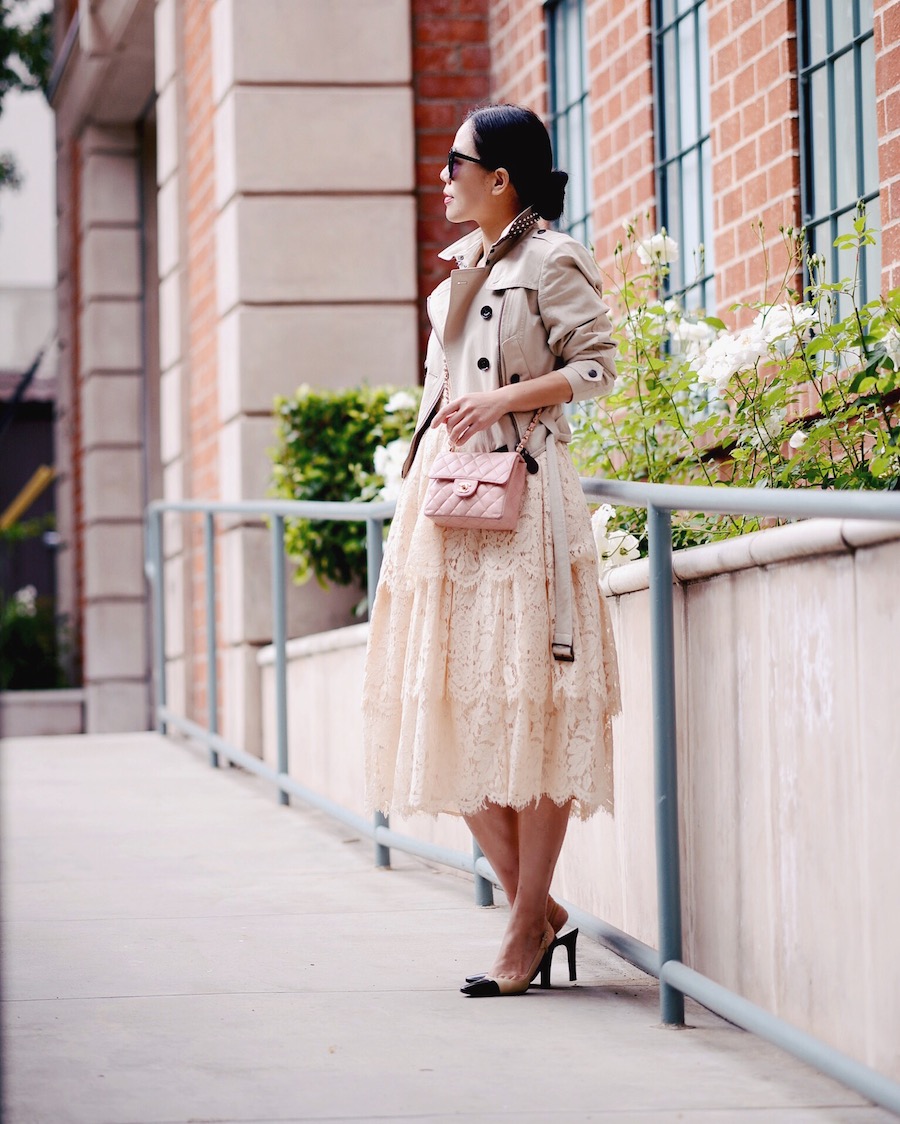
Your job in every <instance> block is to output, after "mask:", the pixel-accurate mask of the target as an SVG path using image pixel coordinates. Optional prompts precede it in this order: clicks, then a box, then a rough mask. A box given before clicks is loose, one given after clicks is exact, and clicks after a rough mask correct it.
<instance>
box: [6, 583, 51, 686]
mask: <svg viewBox="0 0 900 1124" xmlns="http://www.w3.org/2000/svg"><path fill="white" fill-rule="evenodd" d="M60 656H61V651H60V645H59V642H58V637H57V622H56V618H55V616H54V612H53V601H52V600H51V599H50V598H49V597H37V596H36V595H35V590H34V586H26V587H25V588H24V589H20V590H19V591H18V592H17V593H14V594H13V595H12V596H11V597H6V598H5V597H4V596H3V595H2V594H0V691H33V690H41V689H47V688H53V687H64V686H65V685H66V681H65V674H64V672H63V671H62V668H61V665H60Z"/></svg>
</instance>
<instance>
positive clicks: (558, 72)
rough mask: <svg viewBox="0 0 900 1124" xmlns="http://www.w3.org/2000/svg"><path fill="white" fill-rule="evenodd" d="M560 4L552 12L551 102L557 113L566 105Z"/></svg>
mask: <svg viewBox="0 0 900 1124" xmlns="http://www.w3.org/2000/svg"><path fill="white" fill-rule="evenodd" d="M564 16H565V11H564V9H563V6H562V5H561V4H560V5H559V7H557V8H556V9H555V11H554V13H553V47H554V50H553V55H554V58H553V67H554V71H553V86H554V88H553V102H554V109H555V111H556V112H557V113H562V111H563V110H564V109H565V107H566V92H565V91H566V25H565V19H564Z"/></svg>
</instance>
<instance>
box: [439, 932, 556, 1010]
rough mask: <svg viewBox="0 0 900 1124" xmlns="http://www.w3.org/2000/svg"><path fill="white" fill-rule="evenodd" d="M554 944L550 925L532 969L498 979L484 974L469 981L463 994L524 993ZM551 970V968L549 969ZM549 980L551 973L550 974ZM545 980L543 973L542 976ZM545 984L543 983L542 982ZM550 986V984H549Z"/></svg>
mask: <svg viewBox="0 0 900 1124" xmlns="http://www.w3.org/2000/svg"><path fill="white" fill-rule="evenodd" d="M552 945H553V930H552V929H551V927H550V926H549V925H548V926H547V928H546V929H545V930H544V935H543V937H542V938H541V944H540V947H539V948H538V950H537V955H536V956H535V958H534V962H533V963H532V965H531V970H530V971H529V972H527V973H526V974H525V975H524V976H500V977H499V978H498V979H493V978H492V977H491V976H482V977H481V979H480V980H473V981H472V982H471V983H467V984H466V986H465V987H461V988H460V989H459V990H460V991H461V992H462V993H463V995H471V996H472V997H473V998H476V999H483V998H487V997H488V996H495V995H524V994H525V992H526V991H527V990H528V989H529V987H531V981H532V980H533V979H534V978H535V976H536V975H537V974H538V973H539V972H541V973H542V972H543V965H544V962H545V961H546V960H547V957H548V955H549V954H550V948H551V946H552ZM548 971H549V969H548ZM547 978H548V980H549V974H548V977H547ZM541 979H542V981H543V974H542V976H541ZM542 986H543V983H542ZM548 986H549V984H548Z"/></svg>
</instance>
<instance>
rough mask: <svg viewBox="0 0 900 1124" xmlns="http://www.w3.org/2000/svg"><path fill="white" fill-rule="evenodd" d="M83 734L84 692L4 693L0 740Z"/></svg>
mask: <svg viewBox="0 0 900 1124" xmlns="http://www.w3.org/2000/svg"><path fill="white" fill-rule="evenodd" d="M83 733H84V691H83V690H82V689H81V688H80V687H79V688H72V689H68V690H61V691H3V692H2V693H0V737H3V738H32V737H37V736H45V735H48V734H83Z"/></svg>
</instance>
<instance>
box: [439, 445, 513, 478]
mask: <svg viewBox="0 0 900 1124" xmlns="http://www.w3.org/2000/svg"><path fill="white" fill-rule="evenodd" d="M520 459H521V458H520V457H519V454H518V453H467V452H464V451H459V452H449V453H442V454H441V455H440V456H438V457H435V459H434V463H433V464H432V466H431V470H430V472H429V473H428V475H429V477H430V478H431V479H432V480H467V481H475V480H477V481H480V482H481V483H483V484H505V483H506V482H507V480H509V477H510V475H511V473H512V472H513V470H514V469H515V467H516V461H517V460H520Z"/></svg>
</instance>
